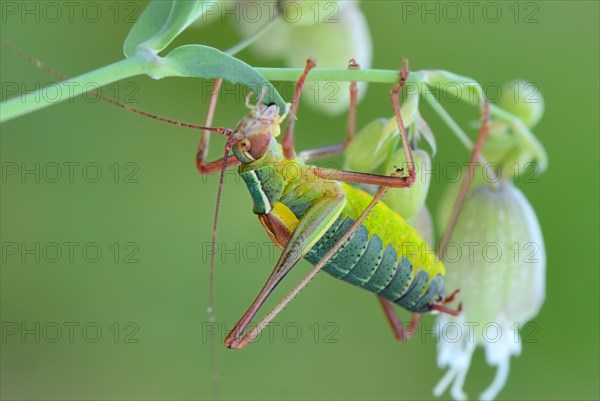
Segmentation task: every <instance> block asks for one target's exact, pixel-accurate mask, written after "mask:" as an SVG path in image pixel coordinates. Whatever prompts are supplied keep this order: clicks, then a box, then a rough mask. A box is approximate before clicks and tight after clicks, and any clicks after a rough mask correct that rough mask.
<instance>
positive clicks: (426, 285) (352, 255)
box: [305, 185, 444, 313]
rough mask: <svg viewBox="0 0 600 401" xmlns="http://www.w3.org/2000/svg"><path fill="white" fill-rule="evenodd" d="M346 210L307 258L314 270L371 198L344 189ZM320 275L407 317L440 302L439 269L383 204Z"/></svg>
mask: <svg viewBox="0 0 600 401" xmlns="http://www.w3.org/2000/svg"><path fill="white" fill-rule="evenodd" d="M344 190H345V191H346V197H347V205H346V208H345V209H344V212H343V213H342V215H341V216H339V217H338V218H337V220H336V222H335V223H334V224H333V226H331V228H330V229H329V230H328V231H327V232H326V234H325V235H324V236H323V237H322V238H321V239H320V240H319V241H318V242H317V243H316V244H315V246H313V248H312V249H311V250H310V251H309V252H308V253H307V254H306V256H305V258H306V259H307V260H308V261H309V262H311V263H313V264H315V263H317V262H318V261H319V260H321V259H322V258H323V257H324V255H325V254H326V253H327V251H329V250H330V249H331V248H332V247H333V246H334V244H335V243H336V242H337V241H338V240H339V239H340V238H341V237H342V235H344V233H345V232H347V231H348V230H349V229H350V227H351V226H352V224H353V223H354V221H356V218H358V216H359V215H360V213H361V212H362V211H363V210H364V209H365V208H366V206H367V205H368V203H369V202H370V199H371V197H370V196H369V195H368V194H366V193H365V192H363V191H360V190H357V189H354V188H351V187H349V186H346V185H344ZM323 270H325V271H326V272H328V273H329V274H331V275H332V276H334V277H337V278H339V279H342V280H344V281H346V282H348V283H350V284H353V285H356V286H358V287H361V288H364V289H366V290H368V291H370V292H373V293H375V294H378V295H380V296H382V297H384V298H386V299H388V300H389V301H391V302H394V303H396V304H398V305H400V306H402V307H404V308H406V309H408V310H410V311H412V312H417V313H423V312H427V311H429V310H430V306H431V303H432V301H433V300H435V299H436V298H438V297H440V296H443V278H442V275H443V274H444V269H443V266H442V264H441V263H440V262H438V261H437V260H436V259H435V255H434V254H433V251H432V250H431V249H430V248H429V247H428V246H427V244H426V243H425V241H424V240H423V239H421V237H420V236H419V235H418V233H417V232H416V231H415V230H414V229H413V228H412V227H410V226H409V225H408V224H407V223H406V222H404V220H403V219H402V218H401V217H399V216H398V215H397V214H395V213H394V212H393V211H392V210H391V209H389V208H388V207H387V206H385V205H384V204H378V205H377V206H376V207H375V208H374V209H373V211H372V212H371V213H370V214H369V216H368V217H367V219H366V220H365V221H364V222H363V224H362V225H361V226H360V228H359V229H358V230H357V231H356V232H355V233H354V234H353V235H352V237H350V239H349V240H348V241H347V242H346V243H345V244H344V245H343V247H342V248H341V249H340V250H339V251H338V252H337V253H336V254H335V255H334V256H333V257H332V258H331V259H330V260H329V262H328V263H327V264H325V266H324V267H323Z"/></svg>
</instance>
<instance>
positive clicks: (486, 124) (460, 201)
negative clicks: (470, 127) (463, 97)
mask: <svg viewBox="0 0 600 401" xmlns="http://www.w3.org/2000/svg"><path fill="white" fill-rule="evenodd" d="M480 109H481V125H480V128H479V133H478V134H477V140H476V142H475V146H473V150H472V152H471V159H470V160H469V168H468V169H467V174H466V176H465V178H464V179H463V182H462V184H461V187H460V191H459V193H458V196H457V197H456V201H455V202H454V206H453V207H452V213H451V214H450V219H449V220H448V225H447V226H446V230H445V231H444V233H443V235H442V240H441V241H440V247H439V249H438V253H439V257H440V259H442V260H443V259H444V255H445V253H446V246H447V245H448V243H449V242H450V238H451V237H452V233H453V232H454V228H455V227H456V222H457V221H458V218H459V216H460V213H461V211H462V207H463V205H464V203H465V200H466V197H467V194H468V193H469V188H470V186H471V182H472V181H473V172H474V169H475V166H476V163H477V161H478V160H479V157H480V155H481V151H482V149H483V145H484V144H485V141H486V139H487V135H488V132H489V129H490V105H489V103H488V100H487V99H486V98H485V97H482V98H481V106H480ZM458 291H459V290H455V291H454V292H452V294H450V296H449V297H447V298H446V299H445V300H444V303H443V304H442V305H434V306H433V308H432V309H433V310H437V311H439V312H442V313H447V314H449V315H452V316H457V315H458V314H459V313H460V312H461V310H462V304H459V305H458V308H457V309H450V308H448V307H447V306H445V305H444V304H447V303H450V302H452V301H453V300H454V296H455V295H456V294H457V293H458Z"/></svg>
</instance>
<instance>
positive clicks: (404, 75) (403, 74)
mask: <svg viewBox="0 0 600 401" xmlns="http://www.w3.org/2000/svg"><path fill="white" fill-rule="evenodd" d="M402 63H403V66H402V69H401V70H400V80H399V81H398V83H397V84H396V85H394V87H393V88H392V90H391V91H390V98H391V100H392V106H393V107H394V114H395V116H396V122H397V123H398V129H399V130H400V137H401V138H402V146H403V147H404V155H405V156H406V164H407V168H408V175H409V176H412V177H414V176H415V163H414V161H413V156H412V152H411V150H410V144H409V143H408V138H407V136H406V128H405V127H404V123H403V122H402V114H401V113H400V100H399V98H398V95H399V94H400V92H401V91H402V88H403V87H404V85H405V84H406V80H407V79H408V74H409V73H410V70H409V68H408V60H407V59H402Z"/></svg>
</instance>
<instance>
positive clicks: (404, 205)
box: [384, 147, 431, 220]
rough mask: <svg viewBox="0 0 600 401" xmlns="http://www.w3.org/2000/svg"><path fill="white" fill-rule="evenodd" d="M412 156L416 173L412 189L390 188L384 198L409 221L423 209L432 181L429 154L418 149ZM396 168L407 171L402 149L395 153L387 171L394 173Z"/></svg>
mask: <svg viewBox="0 0 600 401" xmlns="http://www.w3.org/2000/svg"><path fill="white" fill-rule="evenodd" d="M412 155H413V160H414V163H415V172H416V179H415V182H414V184H413V185H412V187H410V188H390V189H389V190H388V191H387V193H386V194H385V198H384V201H385V203H386V204H387V205H388V206H389V207H390V208H391V209H392V210H393V211H395V212H396V213H398V214H399V215H400V216H402V217H404V218H405V219H407V220H408V219H411V218H413V217H414V216H416V215H417V213H418V212H419V210H421V209H422V208H423V205H424V204H425V199H426V198H427V192H428V191H429V182H430V180H431V158H430V157H429V153H427V152H426V151H424V150H421V149H416V150H413V151H412ZM394 166H397V167H401V168H403V169H404V170H405V171H406V170H407V164H406V157H405V155H404V149H403V148H402V147H400V148H399V149H397V150H396V151H395V152H394V154H393V155H392V157H391V158H390V161H389V164H388V166H387V167H386V168H385V171H393V169H394Z"/></svg>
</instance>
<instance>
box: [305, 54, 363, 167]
mask: <svg viewBox="0 0 600 401" xmlns="http://www.w3.org/2000/svg"><path fill="white" fill-rule="evenodd" d="M359 68H360V66H359V65H358V64H357V63H356V60H354V59H350V61H349V62H348V69H349V70H358V69H359ZM357 99H358V88H357V85H356V81H352V82H350V108H349V111H348V125H347V133H346V139H345V140H344V142H340V143H336V144H334V145H329V146H324V147H322V148H317V149H310V150H305V151H302V152H300V153H299V155H298V156H299V157H300V158H301V159H302V160H304V161H307V162H309V161H314V160H319V159H322V158H324V157H330V156H335V155H337V154H339V153H342V152H343V151H344V150H346V147H347V146H348V144H349V143H350V142H352V140H353V139H354V137H355V136H356V103H357Z"/></svg>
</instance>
